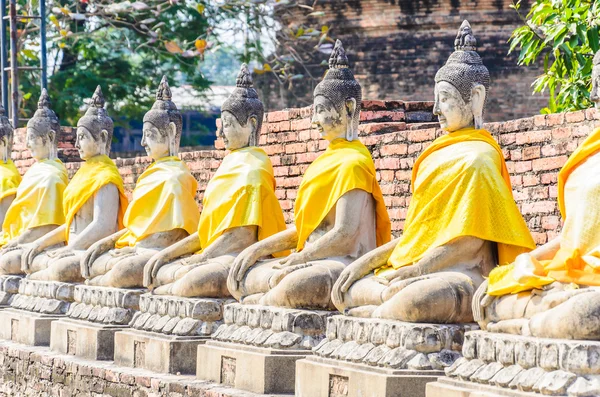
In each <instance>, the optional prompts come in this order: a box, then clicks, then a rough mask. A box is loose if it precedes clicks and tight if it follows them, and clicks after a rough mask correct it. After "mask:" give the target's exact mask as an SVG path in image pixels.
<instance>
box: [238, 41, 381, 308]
mask: <svg viewBox="0 0 600 397" xmlns="http://www.w3.org/2000/svg"><path fill="white" fill-rule="evenodd" d="M361 96H362V95H361V87H360V85H359V84H358V82H357V81H356V80H355V78H354V75H353V73H352V71H351V70H350V68H349V67H348V59H347V58H346V54H345V51H344V48H343V47H342V43H341V42H340V41H339V40H338V41H337V42H336V44H335V47H334V50H333V53H332V54H331V58H330V60H329V70H328V72H327V74H326V75H325V77H324V79H323V81H322V82H320V83H319V84H318V85H317V87H316V88H315V91H314V115H313V120H312V121H313V124H314V125H315V126H316V128H317V129H318V130H319V132H320V133H321V136H322V137H323V138H325V139H326V140H328V141H329V147H328V148H327V150H326V151H325V153H323V154H322V155H321V156H319V157H318V158H317V159H316V160H315V161H314V162H313V163H312V164H311V165H310V166H309V168H308V169H307V170H306V172H305V174H304V176H303V178H302V182H301V184H300V188H299V190H298V196H297V198H296V202H295V208H294V223H295V224H294V226H293V227H291V228H289V229H287V230H285V231H282V232H279V233H277V234H274V235H273V236H271V237H268V238H265V239H264V240H261V241H259V242H257V243H255V244H252V245H251V246H250V247H248V248H246V249H245V250H244V251H242V252H241V253H240V254H239V255H238V256H237V258H236V260H235V262H234V264H233V267H232V269H231V271H230V273H229V277H228V280H227V286H228V288H229V291H230V292H231V294H232V295H233V296H234V297H235V298H236V299H237V300H238V301H241V302H242V303H245V304H253V303H260V304H263V305H271V306H279V307H287V308H303V309H332V308H333V305H332V303H331V299H330V293H331V287H332V286H333V283H334V282H335V280H336V279H337V277H338V275H339V274H340V273H341V272H342V271H343V269H344V268H345V267H346V265H348V264H349V263H351V262H353V261H354V260H356V258H358V257H360V256H362V255H363V254H364V253H366V252H368V251H370V250H373V249H375V248H376V247H377V246H379V245H381V244H385V243H387V242H388V241H389V239H390V221H389V218H388V214H387V211H386V208H385V204H384V202H383V197H382V194H381V189H380V187H379V184H378V183H377V180H376V176H375V167H374V164H373V160H372V158H371V155H370V153H369V151H368V149H367V148H366V147H365V146H364V145H363V144H362V143H361V142H360V141H359V140H358V138H357V135H358V123H359V117H360V107H361ZM294 248H295V249H296V251H295V252H294V253H292V254H291V255H288V256H286V257H284V258H282V259H281V258H278V259H265V260H261V258H265V257H267V258H268V257H269V256H271V255H273V254H276V253H279V252H281V251H284V250H289V249H294Z"/></svg>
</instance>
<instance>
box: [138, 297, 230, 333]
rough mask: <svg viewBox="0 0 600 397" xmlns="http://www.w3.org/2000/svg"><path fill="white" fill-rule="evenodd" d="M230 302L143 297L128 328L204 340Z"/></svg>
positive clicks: (220, 318)
mask: <svg viewBox="0 0 600 397" xmlns="http://www.w3.org/2000/svg"><path fill="white" fill-rule="evenodd" d="M232 301H233V299H209V298H180V297H176V296H165V295H152V294H149V293H148V294H144V295H142V296H141V297H140V311H139V312H138V313H136V315H135V317H134V318H133V320H132V321H131V324H130V325H131V327H132V328H134V329H138V330H141V331H148V332H156V333H160V334H165V335H175V336H202V337H208V336H210V335H211V334H212V333H213V332H215V331H216V330H217V328H218V327H219V326H220V325H222V324H223V310H224V309H223V306H224V305H225V304H227V303H230V302H232Z"/></svg>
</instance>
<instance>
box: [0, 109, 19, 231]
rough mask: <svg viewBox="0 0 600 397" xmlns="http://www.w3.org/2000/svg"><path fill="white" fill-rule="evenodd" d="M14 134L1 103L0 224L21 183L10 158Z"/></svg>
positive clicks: (17, 171)
mask: <svg viewBox="0 0 600 397" xmlns="http://www.w3.org/2000/svg"><path fill="white" fill-rule="evenodd" d="M13 136H14V129H13V127H12V125H11V124H10V121H8V118H7V117H6V116H5V115H4V108H3V107H2V105H1V104H0V224H2V223H3V222H4V216H5V215H6V211H7V210H8V207H10V205H11V203H12V202H13V200H14V199H15V195H16V194H17V187H18V186H19V183H21V174H19V170H17V167H15V164H14V163H13V161H12V160H11V159H10V154H11V153H12V145H13Z"/></svg>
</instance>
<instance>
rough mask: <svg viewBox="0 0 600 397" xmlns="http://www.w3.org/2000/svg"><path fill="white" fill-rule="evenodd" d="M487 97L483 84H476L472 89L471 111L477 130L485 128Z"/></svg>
mask: <svg viewBox="0 0 600 397" xmlns="http://www.w3.org/2000/svg"><path fill="white" fill-rule="evenodd" d="M485 95H486V93H485V87H484V86H483V85H482V84H476V85H475V86H473V88H471V110H472V111H473V119H474V120H473V121H474V124H475V128H476V129H481V128H483V105H484V104H485Z"/></svg>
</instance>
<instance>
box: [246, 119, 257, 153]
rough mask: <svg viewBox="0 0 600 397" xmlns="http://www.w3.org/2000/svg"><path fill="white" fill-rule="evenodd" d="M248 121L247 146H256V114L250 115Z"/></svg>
mask: <svg viewBox="0 0 600 397" xmlns="http://www.w3.org/2000/svg"><path fill="white" fill-rule="evenodd" d="M248 123H250V136H249V137H248V146H257V145H258V131H256V128H257V126H258V120H257V118H256V116H254V115H252V116H250V118H249V119H248Z"/></svg>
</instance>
